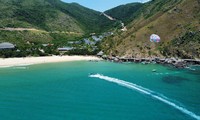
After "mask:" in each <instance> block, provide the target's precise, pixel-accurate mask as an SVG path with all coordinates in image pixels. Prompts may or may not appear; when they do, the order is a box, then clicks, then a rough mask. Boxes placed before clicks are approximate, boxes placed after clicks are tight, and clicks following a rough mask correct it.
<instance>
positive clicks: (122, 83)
mask: <svg viewBox="0 0 200 120" xmlns="http://www.w3.org/2000/svg"><path fill="white" fill-rule="evenodd" d="M90 77H94V78H99V79H102V80H106V81H109V82H112V83H116V84H118V85H120V86H124V87H126V88H129V89H132V90H136V91H138V92H140V93H143V94H146V95H149V96H151V97H152V98H155V99H157V100H159V101H161V102H163V103H166V104H168V105H170V106H172V107H173V108H175V109H177V110H179V111H181V112H182V113H184V114H186V115H189V116H190V117H192V118H194V119H196V120H200V116H198V115H196V114H195V113H193V112H191V111H189V110H187V109H186V108H184V107H182V106H179V105H177V104H175V103H174V102H171V101H170V99H169V98H167V97H166V96H164V95H162V94H160V93H156V92H154V91H152V90H149V89H147V88H144V87H142V86H139V85H137V84H133V83H130V82H126V81H123V80H120V79H117V78H112V77H108V76H104V75H101V74H95V75H90Z"/></svg>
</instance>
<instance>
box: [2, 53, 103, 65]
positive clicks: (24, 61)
mask: <svg viewBox="0 0 200 120" xmlns="http://www.w3.org/2000/svg"><path fill="white" fill-rule="evenodd" d="M82 60H100V59H99V58H97V57H94V56H47V57H25V58H5V59H3V58H0V67H11V66H24V65H32V64H41V63H54V62H67V61H82Z"/></svg>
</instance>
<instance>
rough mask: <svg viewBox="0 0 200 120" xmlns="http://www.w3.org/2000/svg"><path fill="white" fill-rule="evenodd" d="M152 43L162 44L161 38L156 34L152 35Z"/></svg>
mask: <svg viewBox="0 0 200 120" xmlns="http://www.w3.org/2000/svg"><path fill="white" fill-rule="evenodd" d="M150 41H151V42H160V37H159V36H158V35H156V34H152V35H151V36H150Z"/></svg>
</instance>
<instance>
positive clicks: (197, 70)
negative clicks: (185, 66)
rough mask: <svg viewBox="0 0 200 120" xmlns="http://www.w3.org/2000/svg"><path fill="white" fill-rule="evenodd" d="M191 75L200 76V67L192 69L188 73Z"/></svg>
mask: <svg viewBox="0 0 200 120" xmlns="http://www.w3.org/2000/svg"><path fill="white" fill-rule="evenodd" d="M186 72H187V73H189V74H192V75H197V76H200V67H192V68H191V69H189V70H187V71H186Z"/></svg>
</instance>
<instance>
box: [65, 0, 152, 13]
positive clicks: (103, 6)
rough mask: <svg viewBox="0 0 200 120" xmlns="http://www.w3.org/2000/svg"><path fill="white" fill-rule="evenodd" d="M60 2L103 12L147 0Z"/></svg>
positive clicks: (78, 0)
mask: <svg viewBox="0 0 200 120" xmlns="http://www.w3.org/2000/svg"><path fill="white" fill-rule="evenodd" d="M62 1H64V2H67V3H71V2H76V3H79V4H80V5H83V6H85V7H88V8H91V9H94V10H97V11H101V12H103V11H105V10H108V9H110V8H113V7H116V6H118V5H122V4H126V3H132V2H146V1H149V0H62Z"/></svg>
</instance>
